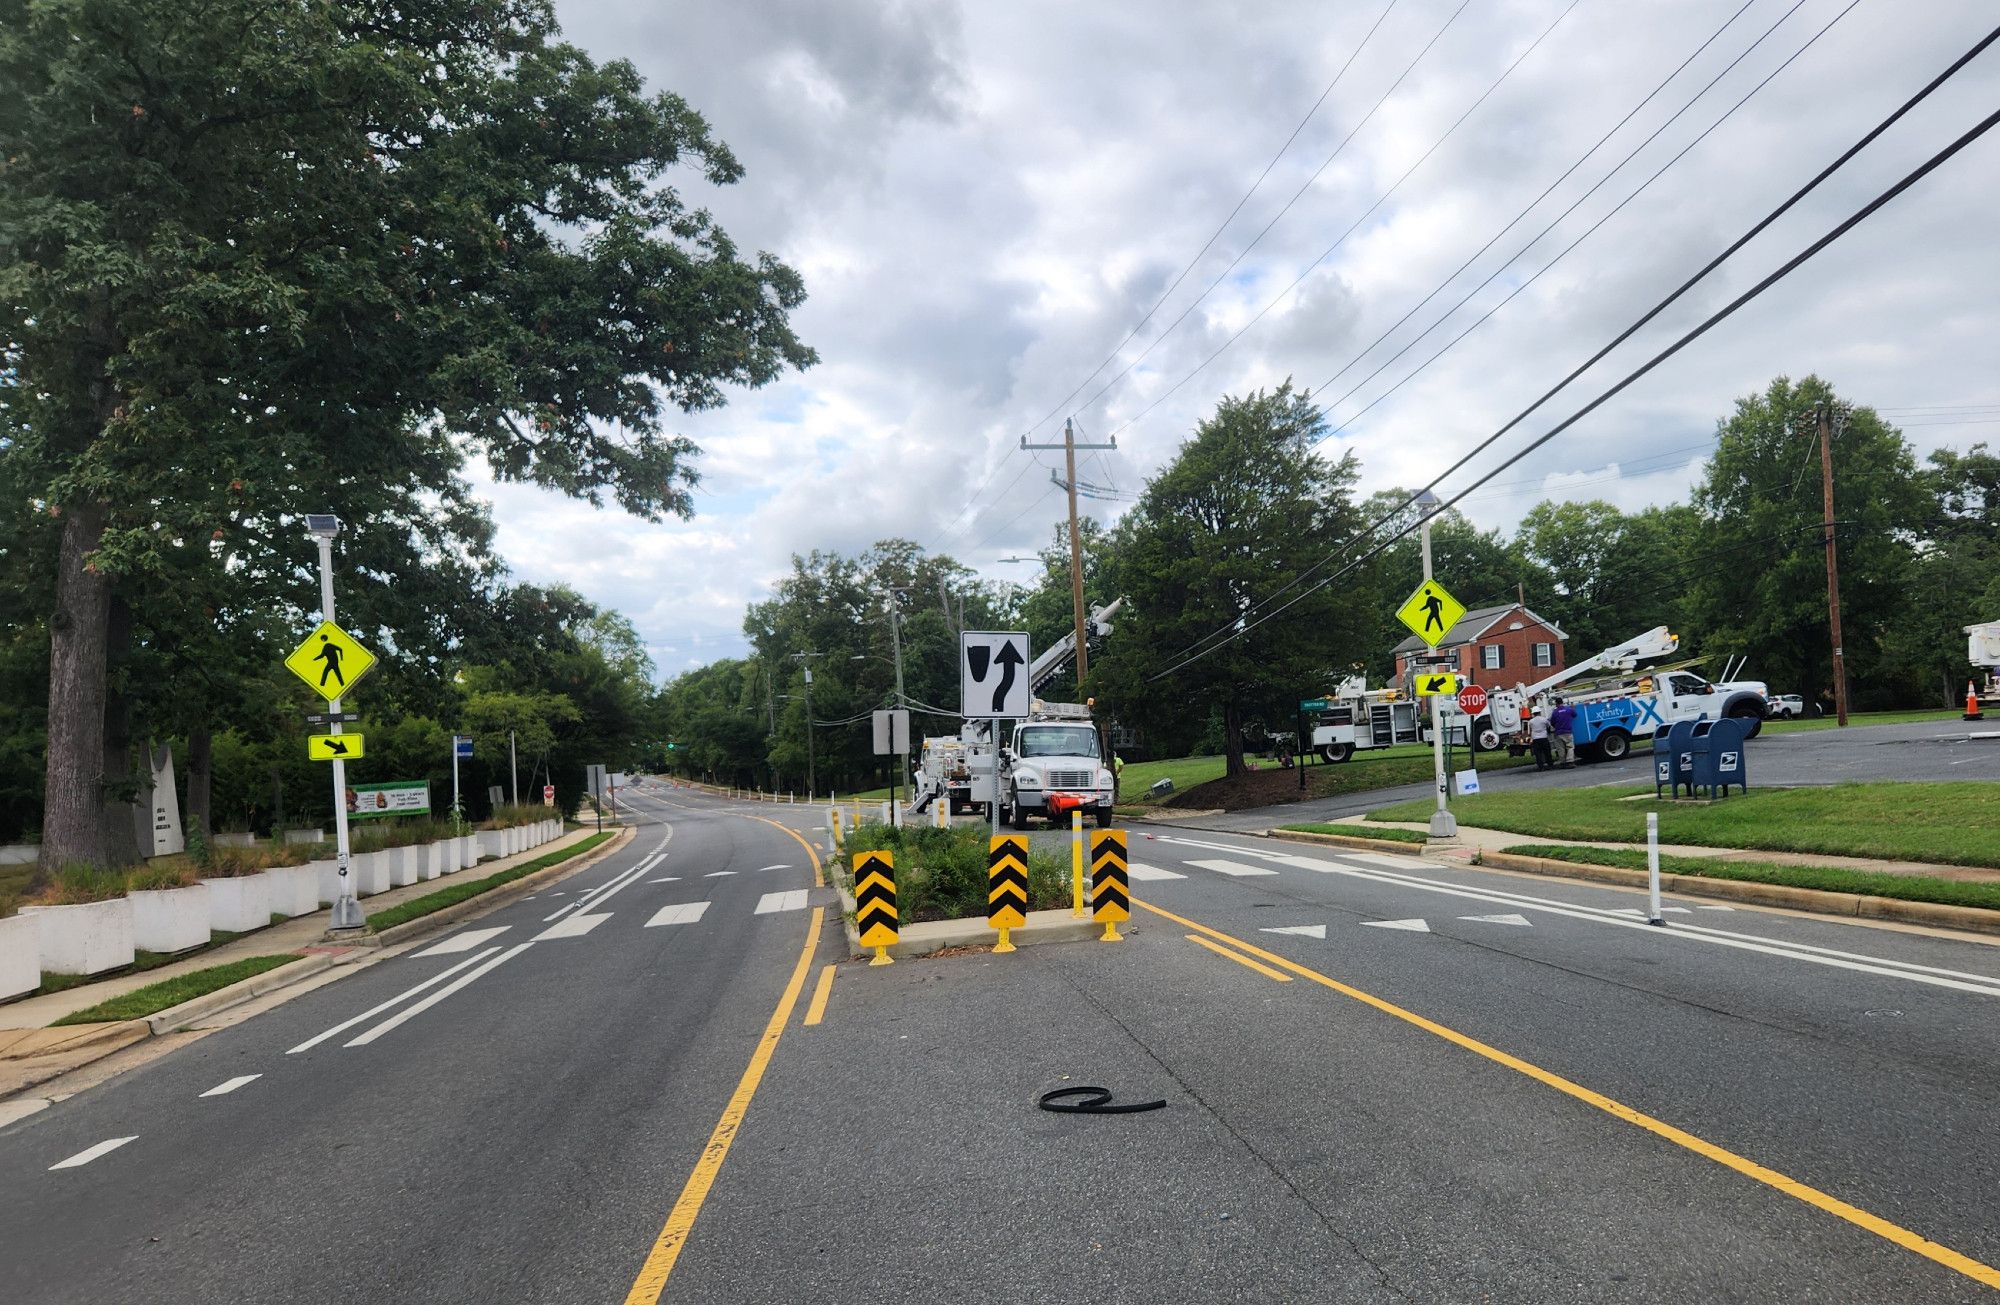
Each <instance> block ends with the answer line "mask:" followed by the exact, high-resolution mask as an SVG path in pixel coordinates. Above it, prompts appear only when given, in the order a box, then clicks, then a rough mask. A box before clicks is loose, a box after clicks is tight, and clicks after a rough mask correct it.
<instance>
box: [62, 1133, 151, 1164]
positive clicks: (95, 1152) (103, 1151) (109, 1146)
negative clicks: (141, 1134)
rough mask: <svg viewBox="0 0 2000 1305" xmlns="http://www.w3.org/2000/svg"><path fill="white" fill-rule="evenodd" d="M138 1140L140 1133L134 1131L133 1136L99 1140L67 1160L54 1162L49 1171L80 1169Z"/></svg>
mask: <svg viewBox="0 0 2000 1305" xmlns="http://www.w3.org/2000/svg"><path fill="white" fill-rule="evenodd" d="M137 1140H138V1134H136V1133H134V1134H133V1135H132V1136H131V1137H114V1138H111V1139H109V1140H108V1141H103V1142H99V1143H98V1144H97V1145H96V1146H93V1147H91V1148H90V1149H89V1150H87V1151H78V1152H77V1153H76V1154H75V1155H73V1156H71V1157H70V1158H69V1159H67V1160H58V1161H56V1162H55V1163H54V1164H52V1165H50V1166H49V1171H50V1172H51V1173H53V1172H55V1171H56V1170H58V1169H80V1168H82V1167H83V1166H84V1165H87V1164H89V1163H90V1162H91V1161H92V1160H95V1159H97V1158H98V1157H99V1156H105V1155H110V1154H111V1153H112V1152H113V1151H116V1150H117V1149H118V1148H119V1147H121V1146H124V1145H125V1144H126V1143H127V1142H132V1141H137Z"/></svg>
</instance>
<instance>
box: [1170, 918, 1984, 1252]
mask: <svg viewBox="0 0 2000 1305" xmlns="http://www.w3.org/2000/svg"><path fill="white" fill-rule="evenodd" d="M1133 905H1134V906H1140V907H1144V908H1145V909H1146V910H1148V911H1151V912H1152V913H1153V914H1155V915H1157V916H1160V917H1162V918H1163V919H1168V920H1172V921H1173V922H1174V923H1175V924H1177V925H1180V926H1181V927H1183V928H1185V929H1188V930H1191V931H1192V932H1190V933H1189V934H1188V935H1187V936H1188V937H1189V938H1190V939H1192V940H1193V941H1195V942H1198V943H1200V944H1201V945H1202V946H1204V947H1206V948H1208V949H1209V950H1210V951H1213V952H1216V953H1218V954H1220V955H1223V956H1227V957H1229V959H1231V960H1233V961H1236V962H1237V963H1239V964H1241V965H1246V966H1249V967H1250V968H1251V969H1253V970H1256V971H1258V972H1259V973H1261V974H1264V975H1267V976H1268V977H1270V978H1273V979H1277V980H1279V981H1280V982H1285V981H1288V980H1289V979H1290V978H1293V977H1296V978H1300V979H1305V980H1307V981H1309V982H1312V983H1317V984H1319V985H1320V986H1321V987H1323V988H1329V989H1331V990H1333V991H1334V992H1337V993H1339V994H1340V995H1341V996H1343V997H1351V998H1353V999H1354V1000H1355V1001H1358V1002H1360V1003H1361V1004H1362V1005H1364V1006H1372V1007H1374V1008H1375V1009H1376V1010H1378V1011H1381V1012H1382V1013H1383V1014H1385V1015H1390V1016H1394V1017H1395V1018H1396V1019H1399V1020H1402V1021H1403V1022H1404V1023H1406V1024H1413V1025H1415V1026H1416V1027H1417V1028H1420V1029H1422V1030H1423V1031H1424V1032H1426V1033H1431V1034H1435V1035H1436V1036H1438V1037H1440V1038H1443V1039H1444V1040H1445V1041H1446V1042H1449V1043H1451V1044H1452V1045H1453V1046H1457V1047H1463V1048H1464V1049H1465V1050H1467V1051H1470V1052H1472V1053H1473V1054H1474V1055H1476V1056H1482V1057H1484V1058H1485V1059H1487V1060H1490V1061H1492V1062H1493V1063H1494V1064H1496V1065H1505V1066H1506V1067H1507V1068H1508V1069H1511V1070H1513V1071H1514V1072H1516V1073H1518V1074H1525V1075H1527V1076H1528V1077H1529V1078H1531V1079H1534V1080H1535V1081H1536V1082H1537V1083H1540V1084H1543V1085H1544V1086H1546V1087H1551V1088H1554V1089H1555V1090H1556V1091H1558V1092H1560V1093H1562V1094H1563V1095H1564V1096H1567V1097H1573V1098H1575V1099H1576V1100H1578V1101H1581V1102H1583V1103H1584V1104H1585V1105H1587V1106H1592V1107H1595V1108H1596V1109H1598V1110H1602V1111H1603V1112H1604V1113H1605V1114H1607V1115H1610V1116H1612V1117H1613V1118H1615V1119H1622V1120H1624V1121H1625V1122H1626V1123H1628V1124H1636V1125H1637V1126H1638V1127H1640V1128H1643V1129H1645V1130H1646V1131H1647V1132H1649V1133H1651V1134H1653V1135H1654V1136H1655V1137H1660V1138H1664V1139H1665V1140H1667V1141H1669V1142H1672V1143H1673V1144H1674V1145H1675V1146H1679V1147H1685V1148H1686V1149H1687V1150H1689V1151H1692V1152H1694V1153H1695V1154H1696V1155H1698V1156H1702V1157H1704V1158H1705V1159H1709V1160H1713V1161H1715V1163H1717V1164H1719V1165H1723V1166H1725V1167H1726V1168H1729V1169H1733V1170H1735V1171H1736V1172H1737V1173H1739V1174H1742V1175H1743V1176H1744V1177H1746V1178H1751V1179H1754V1180H1756V1181H1757V1182H1760V1183H1763V1184H1764V1185H1765V1186H1766V1187H1771V1188H1775V1189H1776V1190H1778V1191H1780V1192H1783V1193H1784V1194H1785V1195H1786V1196H1790V1197H1793V1198H1795V1199H1797V1200H1800V1201H1804V1202H1805V1203H1806V1204H1807V1205H1810V1206H1812V1207H1814V1208H1815V1209H1818V1210H1823V1211H1825V1212H1826V1213H1828V1214H1830V1215H1833V1216H1834V1217H1835V1218H1838V1219H1844V1220H1846V1221H1847V1222H1848V1223H1851V1224H1853V1225H1854V1226H1855V1227H1857V1228H1861V1229H1864V1230H1865V1231H1867V1232H1871V1233H1874V1234H1875V1235H1876V1236H1877V1237H1880V1238H1882V1239H1884V1240H1885V1241H1889V1242H1893V1243H1895V1244H1896V1245H1898V1246H1900V1247H1902V1248H1903V1249H1904V1250H1906V1251H1912V1252H1914V1253H1916V1254H1918V1255H1921V1256H1923V1257H1924V1258H1925V1259H1927V1260H1930V1261H1932V1262H1934V1263H1937V1264H1941V1265H1943V1266H1944V1267H1945V1268H1947V1269H1950V1270H1952V1271H1953V1272H1955V1273H1962V1274H1964V1275H1965V1276H1966V1277H1968V1278H1970V1279H1972V1280H1973V1281H1974V1282H1978V1283H1983V1284H1984V1285H1986V1286H1988V1287H1994V1288H2000V1269H1996V1268H1994V1267H1993V1266H1992V1265H1990V1264H1985V1263H1982V1262H1981V1261H1979V1260H1975V1259H1973V1258H1972V1257H1971V1256H1969V1255H1962V1254H1960V1253H1959V1252H1957V1251H1954V1250H1952V1249H1951V1248H1950V1247H1949V1246H1941V1245H1939V1244H1938V1243H1937V1242H1934V1241H1932V1240H1930V1239H1929V1238H1928V1237H1924V1236H1921V1235H1920V1234H1917V1233H1914V1232H1911V1231H1910V1230H1909V1229H1908V1228H1904V1227H1901V1226H1900V1225H1897V1224H1893V1223H1890V1222H1889V1221H1888V1220H1887V1219H1884V1218H1882V1217H1881V1216H1879V1215H1874V1214H1870V1213H1869V1212H1868V1211H1866V1210H1863V1209H1862V1208H1860V1207H1859V1206H1855V1205H1850V1204H1848V1203H1847V1202H1846V1201H1843V1200H1841V1199H1840V1198H1839V1197H1836V1196H1830V1195H1828V1194H1827V1193H1825V1192H1822V1191H1820V1190H1819V1189H1818V1188H1816V1187H1809V1186H1807V1185H1806V1184H1804V1183H1802V1182H1800V1181H1799V1180H1798V1179H1796V1178H1791V1177H1788V1176H1786V1175H1785V1174H1781V1173H1779V1172H1778V1171H1777V1170H1775V1169H1771V1168H1768V1167H1766V1166H1764V1165H1760V1164H1758V1163H1757V1162H1756V1161H1755V1160H1751V1159H1747V1158H1746V1157H1744V1156H1740V1155H1737V1154H1736V1153H1735V1152H1734V1151H1729V1150H1726V1149H1724V1148H1722V1147H1719V1146H1717V1145H1716V1144H1715V1143H1713V1142H1710V1141H1707V1140H1705V1139H1703V1138H1699V1137H1696V1136H1695V1135H1694V1134H1692V1133H1690V1132H1687V1131H1686V1130H1685V1129H1680V1128H1675V1127H1674V1126H1673V1125H1672V1124H1669V1123H1667V1122H1666V1121H1665V1120H1661V1119H1655V1118H1654V1117H1653V1116H1651V1115H1649V1114H1646V1113H1645V1112H1644V1111H1640V1110H1634V1109H1633V1108H1632V1107H1631V1106H1628V1105H1625V1104H1624V1103H1623V1102H1620V1101H1614V1100H1612V1099H1611V1098H1610V1097H1607V1096H1605V1095H1604V1094H1603V1093H1601V1092H1593V1091H1591V1090H1590V1089H1589V1088H1587V1087H1584V1086H1583V1085H1582V1084H1580V1083H1575V1082H1572V1081H1571V1080H1569V1079H1566V1078H1564V1077H1563V1076H1562V1075H1560V1074H1556V1073H1553V1072H1551V1071H1549V1070H1546V1069H1543V1068H1542V1067H1541V1066H1539V1065H1531V1064H1529V1063H1528V1062H1527V1061H1525V1060H1522V1059H1521V1058H1520V1057H1518V1056H1510V1055H1508V1054H1507V1053H1506V1052H1504V1051H1502V1050H1500V1049H1499V1048H1498V1047H1494V1046H1490V1045H1488V1044H1487V1043H1484V1042H1481V1041H1480V1040H1479V1039H1477V1038H1474V1037H1470V1036H1468V1035H1466V1034H1463V1033H1460V1032H1459V1031H1458V1030H1456V1029H1451V1028H1446V1027H1445V1026H1444V1025H1442V1024H1439V1023H1438V1022H1437V1021H1435V1020H1429V1019H1425V1018H1424V1017H1423V1016H1421V1015H1419V1014H1417V1013H1416V1012H1414V1011H1409V1010H1405V1009H1404V1008H1403V1007H1401V1006H1398V1005H1396V1004H1395V1003H1394V1002H1390V1001H1384V1000H1383V999H1382V998H1380V997H1377V996H1375V995H1373V994H1372V993H1366V992H1363V991H1361V990H1360V989H1359V988H1354V987H1350V986H1348V985H1347V984H1345V983H1342V982H1340V981H1339V980H1338V979H1332V978H1328V977H1327V976H1326V975H1324V974H1321V973H1320V972H1319V971H1318V970H1314V969H1310V968H1308V967H1307V966H1304V965H1300V964H1299V963H1298V962H1296V961H1291V960H1287V959H1286V958H1284V957H1283V956H1279V955H1277V954H1276V953H1274V952H1267V951H1265V950H1264V949H1263V948H1261V947H1258V946H1256V945H1254V944H1252V943H1247V942H1245V941H1243V940H1242V939H1241V938H1238V937H1236V936H1234V935H1233V934H1226V933H1224V932H1222V931H1221V930H1220V929H1212V928H1210V927H1209V926H1207V925H1205V924H1197V923H1196V922H1195V921H1193V920H1189V919H1187V918H1185V917H1183V916H1178V915H1175V914H1174V913H1173V912H1172V911H1166V910H1162V909H1161V908H1159V907H1157V906H1154V905H1153V904H1152V903H1151V902H1139V901H1135V902H1134V903H1133ZM1223 944H1228V946H1224V945H1223ZM1252 958H1255V959H1252Z"/></svg>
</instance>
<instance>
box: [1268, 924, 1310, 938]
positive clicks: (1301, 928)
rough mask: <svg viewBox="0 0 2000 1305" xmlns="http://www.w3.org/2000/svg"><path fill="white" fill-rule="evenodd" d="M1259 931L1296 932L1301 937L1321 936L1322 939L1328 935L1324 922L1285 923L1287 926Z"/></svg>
mask: <svg viewBox="0 0 2000 1305" xmlns="http://www.w3.org/2000/svg"><path fill="white" fill-rule="evenodd" d="M1257 932H1258V933H1295V934H1297V935H1298V936H1299V937H1301V938H1321V939H1323V938H1325V937H1326V926H1325V925H1323V924H1288V925H1285V926H1284V927H1283V928H1279V929H1259V930H1258V931H1257Z"/></svg>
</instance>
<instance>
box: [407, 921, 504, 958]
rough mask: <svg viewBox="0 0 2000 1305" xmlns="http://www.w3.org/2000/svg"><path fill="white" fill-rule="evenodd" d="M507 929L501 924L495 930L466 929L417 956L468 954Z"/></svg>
mask: <svg viewBox="0 0 2000 1305" xmlns="http://www.w3.org/2000/svg"><path fill="white" fill-rule="evenodd" d="M508 927H509V926H507V925H504V924H503V925H501V926H499V927H498V928H496V929H467V930H466V931H465V932H463V933H455V934H453V935H452V936H451V937H449V938H447V939H445V940H444V941H443V942H441V943H439V944H437V945H436V946H435V947H426V948H424V949H423V950H422V951H420V952H418V953H417V955H418V956H456V955H457V954H458V953H460V952H469V951H471V950H472V949H473V948H475V947H477V946H479V945H480V944H481V943H484V942H488V941H490V940H492V939H494V938H498V937H499V936H500V935H501V934H503V933H506V932H507V929H508Z"/></svg>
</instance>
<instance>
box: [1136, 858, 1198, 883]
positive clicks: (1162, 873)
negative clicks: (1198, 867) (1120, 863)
mask: <svg viewBox="0 0 2000 1305" xmlns="http://www.w3.org/2000/svg"><path fill="white" fill-rule="evenodd" d="M1125 877H1126V878H1127V879H1138V880H1142V881H1143V880H1147V879H1185V878H1187V876H1186V875H1184V874H1176V873H1175V872H1174V871H1172V870H1162V869H1160V867H1158V866H1156V865H1146V864H1144V863H1143V862H1139V861H1132V862H1129V863H1127V865H1126V866H1125Z"/></svg>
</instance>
